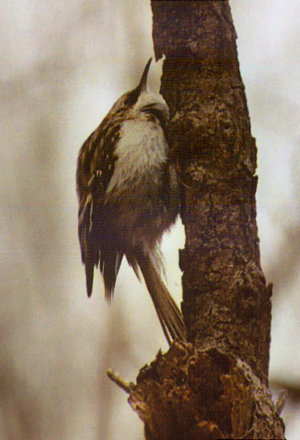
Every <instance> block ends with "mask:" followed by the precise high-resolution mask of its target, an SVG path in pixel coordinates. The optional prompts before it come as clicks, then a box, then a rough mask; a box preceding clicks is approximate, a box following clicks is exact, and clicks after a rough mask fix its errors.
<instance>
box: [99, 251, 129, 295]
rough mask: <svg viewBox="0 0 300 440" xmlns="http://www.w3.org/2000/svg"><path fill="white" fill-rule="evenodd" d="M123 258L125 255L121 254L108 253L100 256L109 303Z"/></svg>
mask: <svg viewBox="0 0 300 440" xmlns="http://www.w3.org/2000/svg"><path fill="white" fill-rule="evenodd" d="M122 258H123V254H121V253H119V252H108V253H107V254H105V255H103V254H101V256H100V271H101V272H102V275H103V280H104V288H105V299H106V300H107V301H111V299H112V296H113V293H114V289H115V285H116V280H117V276H118V272H119V269H120V266H121V262H122Z"/></svg>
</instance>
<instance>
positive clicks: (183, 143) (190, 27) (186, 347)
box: [129, 0, 284, 440]
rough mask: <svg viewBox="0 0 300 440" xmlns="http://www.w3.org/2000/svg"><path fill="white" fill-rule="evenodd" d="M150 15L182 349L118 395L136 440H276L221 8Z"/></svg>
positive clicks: (249, 182) (163, 5) (160, 8)
mask: <svg viewBox="0 0 300 440" xmlns="http://www.w3.org/2000/svg"><path fill="white" fill-rule="evenodd" d="M152 10H153V39H154V47H155V55H156V58H157V59H159V58H160V57H161V56H162V55H165V57H166V59H165V62H164V67H163V77H162V85H161V93H162V94H163V96H164V97H165V99H166V101H167V103H168V105H169V107H170V114H171V121H170V125H169V128H168V138H169V143H170V146H171V147H172V159H173V160H175V162H176V164H177V170H178V174H179V177H180V180H181V183H182V188H183V193H182V209H181V217H182V221H183V224H184V226H185V231H186V244H185V249H184V250H182V251H181V253H180V266H181V269H182V270H183V279H182V284H183V304H182V310H183V315H184V319H185V323H186V327H187V334H188V341H189V343H188V344H184V343H175V344H173V345H172V347H171V348H170V350H169V352H168V353H167V354H166V355H164V356H163V355H161V354H159V355H158V357H157V358H156V360H155V361H154V362H153V363H152V364H151V365H150V366H149V367H147V368H144V369H142V370H141V372H140V374H139V376H138V380H137V385H136V386H134V387H133V388H132V389H131V393H130V399H129V400H130V403H131V405H132V406H133V408H134V409H135V410H137V411H138V413H139V416H140V417H141V419H142V420H143V421H144V422H145V435H146V438H147V439H148V440H150V439H151V440H171V439H172V440H175V439H181V440H183V439H186V440H192V439H193V440H196V439H202V440H203V439H218V438H245V439H246V438H256V439H257V438H263V439H271V438H272V439H275V438H276V439H277V438H278V439H283V438H284V426H283V422H282V420H281V419H280V417H279V415H278V414H277V413H276V409H275V406H274V404H273V402H272V399H271V395H270V391H269V389H268V365H269V349H270V321H271V304H270V297H271V292H272V287H271V286H266V284H265V279H264V275H263V273H262V270H261V266H260V256H259V244H258V243H259V240H258V237H257V226H256V205H255V192H256V184H257V177H256V176H255V170H256V145H255V140H254V139H253V137H252V136H251V131H250V120H249V114H248V108H247V102H246V97H245V92H244V86H243V83H242V80H241V76H240V72H239V64H238V59H237V49H236V34H235V30H234V26H233V23H232V17H231V12H230V7H229V3H228V1H227V0H223V1H220V0H219V1H154V0H152Z"/></svg>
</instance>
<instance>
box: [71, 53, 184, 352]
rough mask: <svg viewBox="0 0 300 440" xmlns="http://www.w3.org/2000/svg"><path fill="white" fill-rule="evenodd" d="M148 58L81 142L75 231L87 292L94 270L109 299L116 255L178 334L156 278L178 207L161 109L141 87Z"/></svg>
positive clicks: (176, 335) (169, 334)
mask: <svg viewBox="0 0 300 440" xmlns="http://www.w3.org/2000/svg"><path fill="white" fill-rule="evenodd" d="M151 61H152V58H150V59H149V60H148V62H147V64H146V66H145V68H144V71H143V74H142V76H141V79H140V81H139V84H138V86H137V87H135V88H134V89H133V90H131V91H129V92H127V93H125V94H123V95H122V96H121V97H120V98H119V99H118V100H117V101H116V102H115V104H114V105H113V106H112V108H111V110H110V111H109V112H108V114H107V115H106V116H105V117H104V119H103V120H102V122H101V123H100V125H99V126H98V127H97V128H96V129H95V130H94V131H93V132H92V133H91V135H90V136H89V137H88V138H87V140H86V141H85V142H84V144H83V145H82V147H81V149H80V151H79V155H78V160H77V171H76V189H77V195H78V201H79V211H78V235H79V242H80V248H81V257H82V262H83V264H84V266H85V274H86V289H87V295H88V296H89V297H90V296H91V294H92V289H93V277H94V269H95V268H98V267H99V269H100V272H101V274H102V277H103V281H104V289H105V298H106V300H108V302H110V301H111V299H112V297H113V293H114V290H115V284H116V280H117V276H118V272H119V269H120V265H121V262H122V259H123V257H124V256H125V257H126V259H127V261H128V263H129V265H130V266H131V267H132V269H133V270H134V272H135V274H136V276H137V277H138V279H140V273H142V275H143V278H144V281H145V284H146V286H147V289H148V291H149V293H150V296H151V298H152V301H153V304H154V306H155V309H156V313H157V316H158V319H159V321H160V324H161V327H162V330H163V332H164V335H165V337H166V339H167V341H168V343H169V345H171V343H172V341H173V340H175V339H179V340H185V338H186V329H185V325H184V321H183V316H182V313H181V311H180V310H179V308H178V306H177V305H176V303H175V301H174V300H173V298H172V296H171V295H170V293H169V291H168V289H167V287H166V286H165V284H164V281H163V280H162V276H161V272H162V271H163V263H162V258H161V251H160V246H159V245H160V242H161V239H162V236H163V234H164V232H165V231H167V230H168V229H169V228H170V227H171V225H172V224H174V222H175V220H176V218H177V215H178V213H179V209H180V187H179V183H178V178H177V175H176V171H175V167H174V166H173V165H172V163H171V160H170V157H169V146H168V143H167V141H166V136H165V127H166V124H167V122H168V119H169V108H168V105H167V104H166V102H165V100H164V98H163V97H162V96H161V95H160V94H154V93H152V92H151V91H150V90H149V88H148V85H147V78H148V72H149V68H150V64H151Z"/></svg>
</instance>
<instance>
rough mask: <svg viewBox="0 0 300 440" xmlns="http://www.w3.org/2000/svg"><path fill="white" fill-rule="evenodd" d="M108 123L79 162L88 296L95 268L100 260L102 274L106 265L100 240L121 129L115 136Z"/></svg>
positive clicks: (80, 231)
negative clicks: (106, 192)
mask: <svg viewBox="0 0 300 440" xmlns="http://www.w3.org/2000/svg"><path fill="white" fill-rule="evenodd" d="M105 122H106V121H105V120H103V122H102V124H101V125H100V126H99V127H98V128H97V129H96V130H95V131H94V132H93V133H92V134H91V135H90V136H89V138H88V139H87V140H86V141H85V142H84V144H83V146H82V147H81V149H80V152H79V156H78V162H77V175H76V178H77V192H78V197H79V213H78V235H79V242H80V247H81V257H82V262H83V263H84V265H85V271H86V286H87V293H88V296H90V295H91V293H92V288H93V273H94V267H95V266H98V263H99V259H100V267H101V271H103V270H104V269H103V268H104V267H105V266H107V265H106V264H105V261H104V262H103V261H102V260H103V256H101V240H102V239H103V238H104V237H103V236H102V235H103V234H101V223H102V219H101V217H102V215H103V212H102V211H103V210H102V208H103V202H104V198H105V191H106V188H107V186H108V184H109V182H110V179H111V177H112V174H113V171H114V162H115V160H116V158H115V157H114V148H113V146H114V144H115V142H116V141H117V136H118V132H119V127H118V126H115V131H114V132H113V133H112V131H111V130H110V128H109V126H108V127H106V125H105ZM117 261H119V258H117ZM115 266H116V265H115ZM118 268H119V265H118Z"/></svg>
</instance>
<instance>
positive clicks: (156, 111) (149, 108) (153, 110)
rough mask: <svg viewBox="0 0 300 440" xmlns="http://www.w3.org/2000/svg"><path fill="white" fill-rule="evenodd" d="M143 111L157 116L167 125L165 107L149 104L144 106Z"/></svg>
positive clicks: (162, 123) (161, 122)
mask: <svg viewBox="0 0 300 440" xmlns="http://www.w3.org/2000/svg"><path fill="white" fill-rule="evenodd" d="M142 112H144V113H149V114H150V115H153V116H155V117H156V118H157V119H158V120H159V122H160V124H161V125H162V126H164V125H165V123H166V120H167V117H166V112H165V110H164V109H163V108H160V107H158V106H156V105H155V104H149V105H146V106H145V107H143V109H142Z"/></svg>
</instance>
